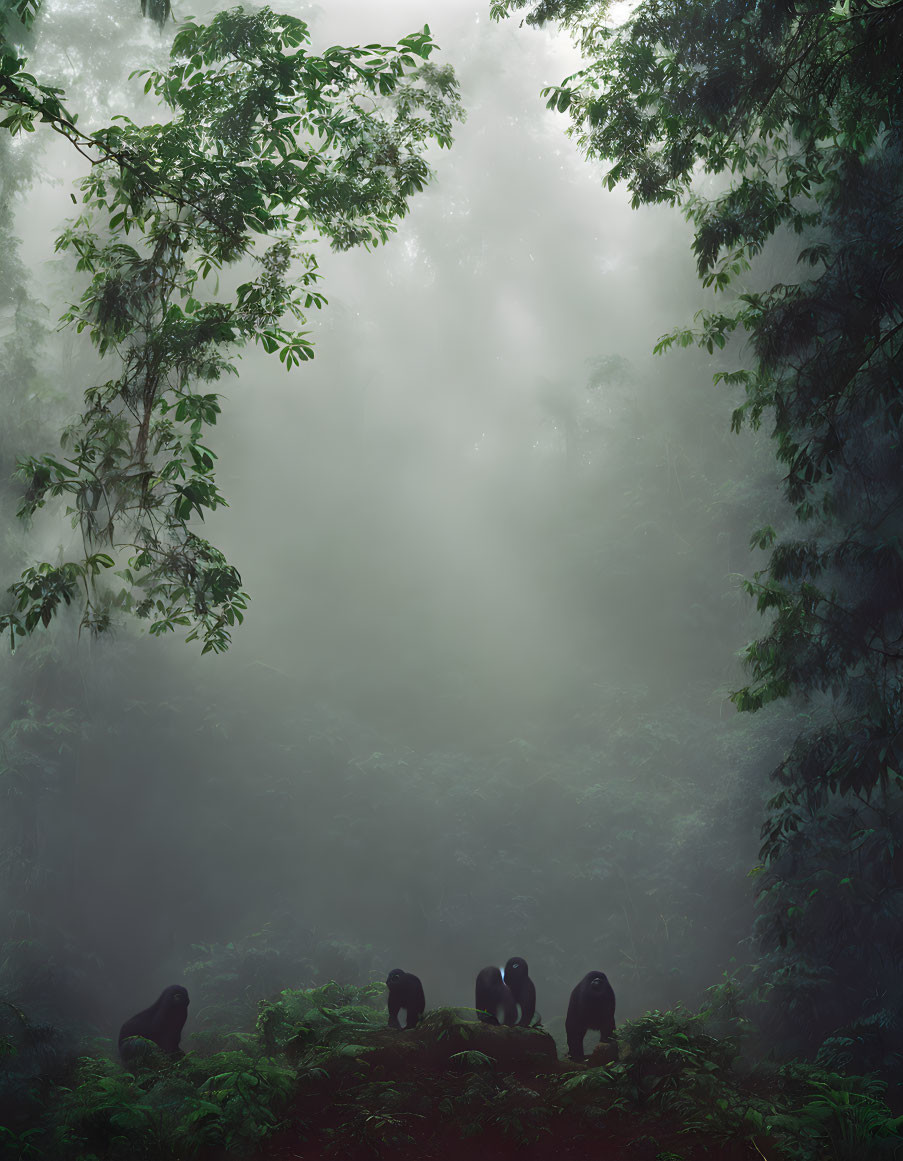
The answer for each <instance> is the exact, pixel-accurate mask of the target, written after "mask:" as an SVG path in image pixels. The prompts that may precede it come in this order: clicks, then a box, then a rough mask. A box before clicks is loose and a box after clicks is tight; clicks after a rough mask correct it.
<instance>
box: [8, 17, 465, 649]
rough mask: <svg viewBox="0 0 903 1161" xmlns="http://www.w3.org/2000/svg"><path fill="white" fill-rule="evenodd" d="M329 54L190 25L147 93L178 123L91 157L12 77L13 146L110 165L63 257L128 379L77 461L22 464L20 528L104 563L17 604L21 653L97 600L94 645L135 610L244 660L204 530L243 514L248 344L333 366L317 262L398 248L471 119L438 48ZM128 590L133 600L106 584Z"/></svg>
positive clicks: (272, 29) (93, 174) (234, 600)
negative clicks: (224, 410) (223, 280)
mask: <svg viewBox="0 0 903 1161" xmlns="http://www.w3.org/2000/svg"><path fill="white" fill-rule="evenodd" d="M309 39H310V38H309V33H308V29H307V26H306V24H305V23H304V22H303V21H301V20H297V19H294V18H292V17H287V16H279V15H277V14H275V13H273V12H272V11H270V10H269V9H266V8H264V9H261V10H259V11H256V12H253V13H251V12H244V11H243V10H242V9H240V8H236V9H233V10H231V11H229V12H225V13H223V14H221V15H220V16H217V17H216V18H215V19H214V20H213V21H212V22H211V23H210V25H209V26H206V27H205V26H203V25H198V24H192V23H188V24H185V25H183V26H182V27H181V28H180V30H179V32H178V34H177V35H176V37H175V40H174V42H173V47H172V56H171V61H172V63H171V65H170V67H169V69H168V70H167V71H165V72H156V71H151V72H147V73H144V74H142V75H144V77H145V86H144V87H145V92H153V93H154V94H155V95H156V96H157V97H159V98H160V100H161V102H162V103H163V105H164V106H165V107H166V108H167V110H168V111H169V113H170V115H171V119H170V120H168V121H165V122H164V123H162V124H151V125H146V126H141V125H137V124H135V123H134V122H133V121H132V120H130V119H129V118H128V117H120V118H117V120H116V123H115V125H112V126H110V127H109V128H106V129H101V130H98V131H96V132H94V133H92V134H91V135H90V136H85V135H83V134H81V133H80V131H78V130H77V129H76V128H75V121H74V118H71V117H69V116H68V115H66V114H65V112H64V111H63V110H62V108H61V106H60V105H59V102H58V96H59V94H58V93H56V92H55V91H54V90H49V89H47V88H45V87H42V86H40V85H38V83H37V82H36V81H35V80H34V78H31V77H29V76H26V75H25V74H24V73H23V72H22V70H21V66H22V63H23V62H22V60H21V59H20V58H18V57H16V56H15V55H14V54H12V53H11V52H10V53H7V55H5V56H4V57H3V60H4V61H5V62H8V64H9V68H10V70H11V71H10V74H9V84H8V86H7V89H6V90H5V92H4V93H3V94H2V98H4V99H5V103H6V106H7V108H8V109H9V110H10V111H9V115H8V116H7V119H6V121H5V122H4V123H5V124H6V126H7V128H9V129H10V130H11V131H12V132H19V131H22V130H28V129H31V128H33V127H34V123H35V120H36V118H39V119H42V120H49V121H50V123H51V124H52V125H53V126H54V127H55V128H57V129H58V130H59V131H61V132H64V133H65V134H66V135H67V136H69V137H70V139H72V140H73V141H74V142H75V143H76V144H78V145H79V147H80V148H82V149H83V150H85V151H86V152H87V153H88V154H89V155H90V156H91V157H92V160H93V161H94V164H93V166H92V169H91V171H90V173H89V174H88V176H87V177H86V178H84V180H83V181H82V182H81V186H80V189H81V205H82V212H81V214H80V216H79V217H78V218H77V219H76V220H75V221H74V222H73V223H72V224H71V225H70V226H69V228H68V229H67V230H66V231H65V232H64V233H63V234H62V235H61V237H60V238H59V239H58V240H57V249H58V250H61V251H62V250H68V251H72V252H74V254H75V255H76V263H77V268H78V269H79V270H80V271H83V272H85V273H86V274H87V275H88V276H89V278H90V281H89V284H88V287H87V289H86V291H85V292H84V294H83V296H82V298H81V300H80V301H79V302H78V303H76V304H74V305H73V306H72V307H71V308H70V310H69V311H68V312H67V314H66V315H65V320H66V321H67V322H68V323H69V324H71V325H72V326H74V327H75V328H76V329H77V330H78V331H83V330H87V332H88V334H89V335H90V337H91V339H92V341H93V342H94V344H95V346H96V347H97V349H98V351H99V352H100V354H101V355H102V356H107V357H110V358H112V359H114V360H115V363H116V370H115V371H114V373H113V376H112V378H111V379H109V380H108V381H107V382H105V383H103V384H100V385H98V386H96V387H92V388H90V389H89V390H88V391H87V392H86V393H85V409H84V411H83V413H82V415H81V416H80V417H79V419H78V420H76V422H75V423H74V424H73V425H72V426H71V427H70V428H69V430H68V431H67V432H66V433H65V435H64V441H63V442H64V448H65V454H64V455H43V456H37V457H31V458H28V459H25V460H23V461H22V462H21V464H20V467H19V474H20V476H21V478H22V480H23V481H24V484H25V487H26V493H25V499H24V502H23V505H22V508H21V513H20V514H21V515H22V516H23V517H25V518H29V517H31V516H32V515H33V514H34V513H35V512H36V511H37V509H39V508H42V507H44V505H45V504H46V503H47V502H48V500H51V499H56V498H60V499H61V500H63V502H64V503H65V504H66V505H67V511H68V513H69V515H70V516H71V517H72V520H73V524H74V525H75V527H77V528H78V530H79V532H80V534H81V538H82V544H83V551H82V552H81V553H80V554H78V555H77V556H76V557H75V558H74V559H71V560H67V561H65V562H63V563H62V564H50V563H47V562H44V563H40V564H37V565H35V566H33V567H31V568H29V569H27V570H26V571H25V573H24V574H23V576H22V579H21V580H20V581H19V582H18V583H17V584H16V585H14V586H13V589H12V592H13V596H14V602H15V603H14V607H13V608H12V609H11V610H10V611H8V612H7V613H6V614H5V615H4V616H2V617H0V631H4V630H5V631H6V632H8V633H9V634H10V637H11V639H13V640H14V639H15V637H16V636H17V635H25V634H28V633H31V632H32V631H34V630H35V629H36V628H38V627H39V626H41V625H45V626H46V625H47V624H49V623H50V621H51V619H52V618H53V616H54V614H55V613H56V612H57V611H58V609H59V608H60V607H61V606H63V605H68V604H70V603H72V602H78V601H80V602H81V605H82V608H83V615H82V625H83V626H84V627H87V628H89V629H90V630H92V631H95V632H97V631H102V630H104V629H105V628H106V627H107V626H108V625H109V624H110V619H111V615H112V610H113V609H114V608H115V607H121V608H125V609H128V610H131V611H133V612H135V613H136V614H137V615H138V616H141V617H147V618H150V620H151V626H150V630H151V632H152V633H155V634H159V633H164V632H167V631H170V630H173V629H174V628H176V627H181V628H184V629H186V630H187V639H188V640H195V639H199V640H200V641H201V642H202V646H203V649H204V650H205V651H206V650H211V649H212V650H217V651H218V650H222V649H225V648H226V647H227V646H228V643H229V640H230V630H231V627H232V626H233V625H234V624H235V623H236V622H237V621H241V619H242V616H243V612H244V609H245V606H246V603H247V595H246V594H245V593H244V591H243V590H242V587H241V578H240V576H239V574H238V571H237V569H236V568H235V567H234V565H232V564H231V563H230V562H229V561H227V560H226V558H225V557H224V556H223V554H222V553H221V552H220V551H219V550H218V549H216V548H215V547H214V546H213V545H212V544H210V543H209V542H208V541H207V540H206V539H204V538H203V537H202V536H201V535H199V534H198V532H197V530H196V524H194V523H193V519H195V518H196V519H203V517H204V514H205V512H208V511H210V510H213V509H215V508H217V507H218V506H220V505H221V504H224V503H225V500H224V498H223V496H222V495H221V493H220V492H219V490H218V488H217V485H216V480H215V459H216V457H215V455H214V453H213V452H212V451H211V450H210V449H209V448H208V447H207V446H206V445H205V443H204V432H205V430H206V429H207V428H209V426H210V425H212V424H214V423H215V422H216V419H217V416H218V415H219V411H220V404H219V396H218V394H217V393H216V392H214V391H211V390H208V389H206V387H205V385H207V384H210V383H213V382H215V381H216V380H218V379H219V378H220V377H221V376H222V375H224V374H231V373H234V372H235V362H234V356H233V355H232V354H230V352H234V351H235V350H236V348H238V347H241V346H242V345H244V344H246V343H248V342H255V343H257V344H259V345H260V346H262V347H263V349H264V350H265V351H268V352H270V353H276V354H278V356H279V359H280V361H281V362H282V364H283V365H284V366H285V367H286V368H287V369H291V368H293V367H296V366H298V365H299V364H301V363H303V362H305V361H306V360H308V359H310V358H312V356H313V347H312V344H311V342H310V340H309V338H308V336H307V333H306V332H305V331H303V330H298V329H297V324H303V322H304V317H305V316H304V312H305V311H306V310H308V309H310V308H320V307H321V306H322V305H323V303H324V301H325V300H324V298H323V296H322V294H321V293H320V291H319V290H318V289H317V283H318V280H319V273H318V268H317V261H316V259H315V257H314V252H313V249H312V245H313V243H315V242H316V239H317V238H321V239H328V241H329V242H330V243H331V245H332V247H333V249H336V250H344V249H348V248H350V247H352V246H365V247H369V246H372V245H377V244H379V243H381V242H385V241H386V240H387V238H388V237H389V236H390V234H391V233H392V232H393V231H394V229H395V222H396V221H397V220H398V219H399V218H400V217H402V216H403V215H404V214H405V213H406V211H407V205H408V200H409V198H410V197H411V196H412V195H413V194H414V193H416V192H418V191H420V190H422V189H423V187H424V185H425V183H426V182H427V180H428V177H429V172H430V171H429V168H428V166H427V164H426V161H425V160H424V157H423V153H424V150H425V148H426V146H427V145H428V143H429V142H430V141H436V142H438V143H439V145H440V146H446V147H447V146H450V144H451V130H452V124H453V121H454V119H455V118H456V117H459V116H460V115H461V108H460V104H459V101H458V89H457V84H456V82H455V78H454V74H453V72H452V70H451V69H450V68H449V67H445V68H437V67H436V66H434V65H431V64H428V63H424V62H425V61H427V58H428V57H429V56H430V55H431V54H432V52H433V50H434V49H435V47H436V46H435V44H434V42H433V40H432V37H431V35H430V31H429V28H428V27H424V29H423V31H422V32H417V33H414V34H412V35H411V36H408V37H405V38H404V39H402V40H401V41H400V42H399V44H398V45H397V46H394V47H393V46H382V45H368V46H366V47H365V48H342V47H336V48H330V49H327V50H326V51H325V52H324V53H323V54H322V55H319V56H318V55H313V54H311V53H310V52H309V51H308V49H307V48H306V47H305V46H306V45H307V44H308V43H309ZM4 51H5V50H4ZM242 260H245V261H247V262H249V263H252V264H253V265H254V267H255V268H256V273H254V274H253V276H252V277H250V278H249V279H248V280H247V281H244V282H242V283H241V285H239V286H238V287H237V289H236V291H235V294H234V296H233V297H232V298H231V299H229V300H225V299H222V298H220V297H217V286H218V283H217V277H218V274H219V272H220V271H222V270H223V269H225V268H226V267H229V266H233V265H235V264H237V263H238V262H240V261H242ZM292 322H294V324H296V326H295V327H292V326H289V325H286V324H287V323H289V324H291V323H292ZM111 571H115V573H116V575H117V576H118V578H119V580H120V581H121V582H122V583H121V584H120V585H119V586H117V587H115V588H114V587H112V586H109V585H104V584H102V583H101V580H102V578H103V577H104V576H105V575H106V576H109V575H110V572H111Z"/></svg>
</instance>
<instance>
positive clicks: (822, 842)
mask: <svg viewBox="0 0 903 1161" xmlns="http://www.w3.org/2000/svg"><path fill="white" fill-rule="evenodd" d="M524 9H526V10H527V14H526V19H527V21H528V22H529V23H532V24H537V25H541V24H543V23H545V22H547V21H550V20H556V21H558V22H559V23H560V24H561V25H562V26H564V27H566V28H568V29H570V30H571V31H572V33H573V34H574V35H575V36H576V38H577V40H578V42H579V44H580V46H581V48H582V51H583V53H584V55H585V57H586V58H587V60H588V64H587V65H586V67H585V68H583V69H582V70H581V71H580V72H578V73H576V74H575V75H574V76H572V77H569V78H567V79H566V80H565V81H564V83H563V84H561V85H557V86H553V87H550V88H549V89H547V90H546V96H547V98H548V103H549V106H550V107H552V108H557V109H559V110H562V111H565V110H566V111H568V112H569V113H570V116H571V118H572V130H571V132H572V133H573V134H574V135H575V136H576V138H577V140H578V141H579V143H580V145H581V147H582V148H583V150H584V151H585V153H586V155H587V156H588V157H591V158H596V159H600V160H602V161H605V162H608V163H610V166H609V168H608V170H607V173H606V178H605V180H606V182H607V184H608V186H609V188H613V187H614V186H615V185H616V184H617V183H619V182H624V183H626V185H627V188H628V190H629V191H630V194H631V197H632V200H633V204H634V205H641V204H646V203H656V202H666V203H669V204H672V205H673V204H679V205H681V206H682V207H683V209H684V212H685V213H686V215H687V217H688V219H689V220H690V221H691V222H692V223H693V226H694V229H695V237H694V242H693V249H694V253H695V256H696V260H697V264H698V270H699V275H700V278H701V280H702V282H703V284H704V285H705V286H707V287H712V288H714V289H715V290H718V291H722V292H726V298H727V299H728V305H726V306H725V307H724V308H723V309H721V310H705V311H701V312H700V313H699V314H698V315H697V326H696V327H694V328H688V329H681V330H679V331H678V332H676V333H675V334H672V335H670V336H668V337H666V338H665V339H664V340H663V341H662V343H661V344H660V349H665V348H667V347H669V346H670V345H672V344H674V343H678V344H681V345H689V344H692V343H697V344H700V345H701V346H703V347H704V348H705V349H706V350H708V351H710V352H713V351H716V350H719V349H722V348H724V347H725V346H726V345H727V344H728V342H729V341H730V340H731V338H732V337H735V338H738V339H739V338H742V339H743V340H745V354H746V357H745V359H744V362H745V363H746V366H745V367H742V368H741V369H736V364H735V365H734V367H732V368H730V369H728V370H725V371H722V372H719V373H718V375H716V381H719V382H722V383H725V384H728V385H731V386H739V387H741V388H742V389H743V390H744V391H745V395H746V398H745V401H744V402H743V403H741V405H740V406H739V407H738V408H737V409H736V411H735V413H734V418H733V425H734V427H735V428H736V429H739V428H740V427H741V426H742V425H744V424H746V423H749V424H752V425H753V426H758V425H759V424H760V423H761V422H762V420H763V419H764V418H766V417H767V418H768V420H769V422H770V423H771V424H772V434H773V438H774V447H775V453H776V455H777V458H778V460H779V462H780V463H781V464H782V465H783V469H784V472H785V475H784V492H785V495H786V498H787V500H789V502H790V504H791V505H792V507H793V510H794V511H795V515H796V523H795V525H794V524H793V523H790V524H789V525H788V526H786V527H780V528H779V530H776V529H775V528H774V527H771V526H768V527H765V528H762V529H760V530H758V531H757V532H756V533H755V534H754V535H753V537H752V541H753V543H754V544H755V545H757V546H759V547H761V548H763V549H767V550H769V552H770V556H769V560H768V563H767V565H766V567H765V568H764V569H762V570H761V571H759V572H758V573H756V574H755V576H754V577H753V578H752V579H750V580H749V581H748V582H747V589H748V591H749V592H750V593H751V594H752V596H753V597H754V598H755V600H756V602H757V605H758V608H759V610H760V611H761V612H762V613H763V615H764V616H765V617H766V618H767V626H766V628H765V631H764V632H763V634H762V636H761V637H759V639H758V640H756V641H753V642H752V643H751V644H750V645H749V646H748V648H747V650H746V661H747V665H748V669H749V674H750V680H749V682H748V683H747V684H746V685H745V686H744V687H743V688H741V689H739V690H737V691H736V693H735V694H734V695H733V697H734V701H735V703H736V704H737V706H738V707H739V708H740V709H741V710H747V711H755V710H757V709H759V708H760V707H761V706H764V705H765V704H767V703H768V702H771V701H774V700H776V699H781V698H792V699H795V701H796V702H797V703H798V704H799V705H800V707H801V708H803V709H804V711H805V713H806V715H807V717H808V719H809V721H810V722H811V726H810V728H809V729H807V730H806V731H805V732H804V733H803V734H802V735H801V736H800V738H799V740H798V741H797V743H796V745H795V746H794V747H793V749H792V750H791V752H790V753H789V754H788V755H787V757H786V759H785V760H784V761H783V762H782V763H781V765H780V766H779V767H778V769H777V770H776V771H775V772H774V777H775V779H776V780H777V782H778V783H779V790H778V792H777V793H776V794H775V795H774V797H773V798H772V799H771V801H770V802H769V805H768V817H767V820H766V823H765V826H764V832H763V837H764V845H763V852H762V856H763V860H764V861H765V864H766V867H767V869H766V871H765V873H764V874H763V876H762V878H761V879H760V882H761V883H762V884H763V886H762V891H761V894H760V903H761V907H762V914H761V919H760V923H759V934H760V936H761V938H762V941H763V946H764V948H765V951H766V953H767V955H768V957H769V958H768V961H767V962H768V965H769V967H770V968H771V974H770V987H771V988H772V990H773V993H774V994H775V995H780V996H781V998H782V1014H783V1017H784V1018H786V1017H787V1015H788V1014H789V1015H790V1017H791V1020H790V1027H791V1029H792V1030H793V1031H794V1032H795V1034H796V1036H797V1042H798V1043H799V1044H804V1045H809V1046H812V1045H813V1044H814V1043H817V1042H818V1040H819V1039H821V1038H822V1037H824V1035H825V1034H826V1033H827V1032H829V1031H831V1030H832V1029H833V1028H836V1027H837V1026H838V1025H840V1024H843V1023H844V1022H847V1023H849V1021H850V1020H851V1019H858V1021H859V1022H858V1024H856V1029H857V1030H856V1032H855V1034H853V1033H851V1034H850V1036H848V1037H847V1039H846V1043H847V1044H851V1043H855V1044H857V1045H859V1047H860V1048H861V1049H862V1051H863V1052H865V1051H866V1047H867V1044H866V1042H868V1043H869V1044H871V1046H872V1047H873V1048H874V1045H875V1043H876V1040H880V1039H881V1036H882V1035H884V1040H883V1041H882V1043H883V1047H881V1048H880V1051H879V1050H878V1049H875V1051H876V1052H878V1055H879V1056H880V1060H879V1062H883V1063H884V1064H887V1061H888V1059H889V1057H888V1055H887V1053H888V1052H890V1053H891V1055H892V1054H893V1052H894V1051H898V1050H899V1047H900V1045H901V1044H903V1025H901V1020H900V1016H899V1009H900V1002H901V994H903V993H901V988H900V984H899V976H898V972H897V970H896V967H895V966H894V965H895V964H898V963H899V960H900V957H901V955H903V936H901V932H903V858H901V853H900V852H901V849H903V804H901V793H900V792H901V788H903V779H901V774H900V771H901V769H903V767H901V761H903V753H901V729H903V682H901V678H903V547H901V546H903V540H901V534H903V440H901V435H903V369H901V367H903V363H901V356H903V214H901V209H903V197H901V193H900V190H901V188H903V186H901V179H903V140H901V124H903V85H901V83H900V68H899V61H900V53H901V48H903V0H842V2H837V3H832V2H831V0H782V2H780V3H772V4H762V3H759V2H758V0H681V2H680V3H674V2H672V0H643V2H642V3H640V4H638V5H637V6H636V7H635V8H634V9H633V11H632V13H631V15H630V17H629V19H628V20H627V21H626V22H625V23H624V24H623V25H621V26H620V27H616V26H615V25H613V24H612V23H610V22H608V21H607V13H608V9H609V5H608V4H607V3H600V2H596V0H543V2H542V3H535V0H502V2H500V3H493V5H492V13H493V15H494V16H495V17H496V18H502V17H503V16H505V15H507V14H510V13H512V12H514V11H516V10H524ZM700 173H704V174H711V175H715V176H717V181H715V182H710V183H703V182H700V181H699V180H698V179H699V175H700ZM712 189H714V190H716V191H717V192H715V193H712V192H711V190H712ZM794 236H796V237H797V238H798V239H799V240H798V242H796V244H795V248H796V257H797V259H798V262H799V264H800V267H801V272H800V274H799V275H798V276H797V277H792V278H787V279H786V280H784V281H781V282H778V283H776V284H774V285H772V286H770V288H769V289H767V290H764V291H763V290H759V289H754V285H755V284H754V283H751V282H750V283H749V284H748V283H747V280H746V278H745V275H746V273H747V271H748V270H749V269H750V264H751V263H753V261H754V260H755V259H756V258H757V256H759V255H760V254H761V253H762V251H763V249H764V248H765V247H766V246H769V245H770V246H771V252H772V253H775V252H776V251H777V252H778V253H786V252H787V251H788V250H789V249H791V248H792V247H793V245H794V243H793V238H794ZM753 273H754V274H755V270H754V272H753ZM865 995H868V997H869V998H868V999H864V998H863V997H864V996H865ZM895 1012H896V1015H895V1014H894V1013H895ZM891 1026H894V1027H895V1028H896V1032H895V1033H894V1036H895V1037H896V1039H894V1037H893V1036H892V1037H891V1038H890V1041H889V1040H888V1039H887V1035H886V1033H887V1030H888V1028H890V1027H891ZM876 1030H877V1031H876ZM851 1037H852V1038H851ZM893 1044H896V1045H897V1047H896V1048H893ZM864 1045H865V1046H866V1047H863V1046H864ZM889 1045H890V1047H889ZM852 1051H853V1049H850V1052H852ZM882 1053H883V1056H882V1055H881V1054H882ZM866 1056H867V1052H866ZM876 1059H877V1058H876V1057H875V1056H874V1055H873V1056H872V1057H868V1059H867V1060H866V1064H867V1066H871V1065H873V1064H874V1063H875V1061H876Z"/></svg>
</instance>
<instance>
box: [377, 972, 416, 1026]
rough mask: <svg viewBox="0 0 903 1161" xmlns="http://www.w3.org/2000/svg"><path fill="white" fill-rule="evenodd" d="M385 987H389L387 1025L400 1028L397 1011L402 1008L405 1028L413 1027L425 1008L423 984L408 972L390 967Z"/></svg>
mask: <svg viewBox="0 0 903 1161" xmlns="http://www.w3.org/2000/svg"><path fill="white" fill-rule="evenodd" d="M386 987H387V988H388V989H389V1027H390V1028H401V1025H400V1024H399V1023H398V1013H399V1012H400V1011H401V1009H402V1008H404V1012H405V1028H413V1027H414V1026H415V1025H416V1023H417V1021H418V1020H419V1019H420V1017H421V1016H422V1015H423V1012H424V1009H425V1008H426V997H425V996H424V994H423V984H421V982H420V980H419V979H418V978H417V976H415V975H411V973H410V972H403V971H402V970H401V968H392V970H391V971H390V972H389V977H388V979H387V980H386Z"/></svg>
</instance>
